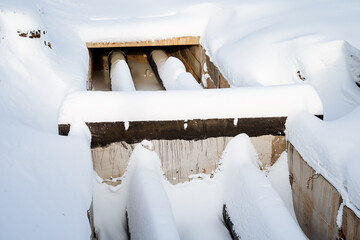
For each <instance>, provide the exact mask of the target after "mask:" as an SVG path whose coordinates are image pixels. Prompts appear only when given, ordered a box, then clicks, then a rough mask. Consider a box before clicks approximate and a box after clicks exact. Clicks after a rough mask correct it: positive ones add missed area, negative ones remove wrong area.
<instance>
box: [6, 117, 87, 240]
mask: <svg viewBox="0 0 360 240" xmlns="http://www.w3.org/2000/svg"><path fill="white" fill-rule="evenodd" d="M84 125H85V124H84ZM84 125H82V124H73V125H72V127H71V130H70V136H69V137H61V136H58V135H55V134H52V133H46V132H43V131H39V130H36V129H33V128H30V127H27V126H24V125H21V123H19V122H18V121H17V120H12V121H8V120H5V119H0V131H1V133H2V136H11V137H7V138H5V137H1V138H0V149H1V151H0V166H1V167H0V178H1V181H0V195H1V204H0V213H1V214H0V226H1V231H0V239H29V238H30V239H43V240H46V239H59V240H60V239H88V238H89V237H90V226H89V220H88V218H87V210H88V209H89V208H90V203H91V198H92V174H91V171H92V161H91V154H90V148H89V139H88V138H87V137H86V135H87V132H86V130H87V128H86V129H84V128H83V127H82V126H84ZM74 128H75V129H74ZM87 131H88V130H87Z"/></svg>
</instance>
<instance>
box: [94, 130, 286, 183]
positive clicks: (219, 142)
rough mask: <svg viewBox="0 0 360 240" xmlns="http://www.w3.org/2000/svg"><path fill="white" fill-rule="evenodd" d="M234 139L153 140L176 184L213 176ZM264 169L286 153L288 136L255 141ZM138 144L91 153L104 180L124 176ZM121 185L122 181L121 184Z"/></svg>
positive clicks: (170, 179)
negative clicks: (225, 150)
mask: <svg viewBox="0 0 360 240" xmlns="http://www.w3.org/2000/svg"><path fill="white" fill-rule="evenodd" d="M230 139H231V137H217V138H207V139H205V140H198V141H194V140H152V143H153V144H154V147H155V151H156V152H157V153H158V155H159V156H160V159H161V161H162V169H163V171H164V173H165V176H166V177H167V178H168V179H169V181H170V182H171V183H173V184H176V183H179V182H184V181H187V180H190V179H189V177H188V176H189V175H192V174H201V173H205V174H211V173H212V172H213V171H215V170H216V168H217V167H218V166H219V162H220V158H221V155H222V152H223V151H224V149H225V147H226V145H227V143H228V142H229V141H230ZM251 141H252V143H253V144H254V146H255V149H256V150H257V152H258V155H259V159H260V161H261V162H262V163H263V165H264V166H269V165H271V164H273V163H274V162H275V161H276V160H277V159H278V158H279V156H280V153H281V152H283V151H284V150H285V137H283V136H272V135H265V136H260V137H253V138H251ZM135 145H136V144H128V143H126V142H117V143H113V144H110V145H109V146H107V147H97V148H93V149H92V150H91V153H92V159H93V166H94V169H95V171H96V172H97V174H98V175H99V176H100V177H101V178H103V179H110V178H117V177H120V176H122V175H123V174H124V173H125V171H126V168H127V165H128V161H129V159H130V156H131V153H132V151H133V149H134V147H135ZM118 183H120V182H118Z"/></svg>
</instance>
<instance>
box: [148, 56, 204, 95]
mask: <svg viewBox="0 0 360 240" xmlns="http://www.w3.org/2000/svg"><path fill="white" fill-rule="evenodd" d="M150 57H151V58H152V59H153V60H154V62H155V64H156V67H157V70H158V73H159V75H160V78H161V80H162V82H163V84H164V87H165V88H166V90H190V89H202V87H201V86H200V84H199V83H198V82H197V81H196V79H195V78H194V77H193V75H192V74H191V73H188V72H186V68H185V66H184V63H183V62H182V61H181V60H180V59H178V58H176V57H168V56H167V55H166V53H165V52H164V51H163V50H154V51H152V52H151V55H150Z"/></svg>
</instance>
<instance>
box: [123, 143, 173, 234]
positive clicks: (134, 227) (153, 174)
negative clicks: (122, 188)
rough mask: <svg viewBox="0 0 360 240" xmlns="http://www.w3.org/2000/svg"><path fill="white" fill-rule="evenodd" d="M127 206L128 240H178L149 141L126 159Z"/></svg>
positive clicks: (161, 177)
mask: <svg viewBox="0 0 360 240" xmlns="http://www.w3.org/2000/svg"><path fill="white" fill-rule="evenodd" d="M126 177H129V184H130V186H129V198H128V203H127V213H128V223H129V231H130V236H131V239H134V240H136V239H138V240H147V239H149V240H150V239H157V240H179V239H180V237H179V233H178V231H177V229H176V225H175V220H174V216H173V213H172V209H171V205H170V202H169V199H168V197H167V195H166V192H165V190H164V186H163V182H162V181H163V179H164V177H163V175H162V172H161V162H160V159H159V157H158V155H157V154H156V153H155V152H154V146H153V145H152V143H151V142H149V141H146V140H144V141H142V142H141V143H140V144H138V145H137V147H136V148H135V149H134V152H133V153H132V155H131V159H130V168H129V169H128V172H127V173H126Z"/></svg>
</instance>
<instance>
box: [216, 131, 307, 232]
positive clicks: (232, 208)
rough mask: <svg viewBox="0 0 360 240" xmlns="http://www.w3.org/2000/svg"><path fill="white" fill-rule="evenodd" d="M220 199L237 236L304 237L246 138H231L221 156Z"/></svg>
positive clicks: (241, 136) (245, 136)
mask: <svg viewBox="0 0 360 240" xmlns="http://www.w3.org/2000/svg"><path fill="white" fill-rule="evenodd" d="M222 161H223V165H222V168H223V174H224V199H225V203H226V207H227V210H228V213H229V216H230V218H231V220H232V222H233V224H234V228H235V232H236V234H237V235H238V236H240V237H241V239H306V238H305V236H304V234H303V232H302V231H301V229H300V227H299V225H298V224H297V222H296V221H295V220H294V219H293V218H292V216H291V214H290V213H289V211H288V209H287V208H286V206H285V204H284V202H283V201H282V200H281V198H280V196H279V195H278V194H277V192H276V191H275V190H274V188H272V185H271V184H270V182H269V180H268V179H267V178H266V176H265V175H264V174H263V173H262V172H261V171H260V170H259V168H258V165H257V154H256V151H255V148H254V146H253V145H252V144H251V141H250V138H249V137H248V136H247V135H245V134H240V135H238V136H236V137H235V138H233V139H232V140H231V141H230V142H229V143H228V145H227V146H226V149H225V150H224V153H223V157H222Z"/></svg>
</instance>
